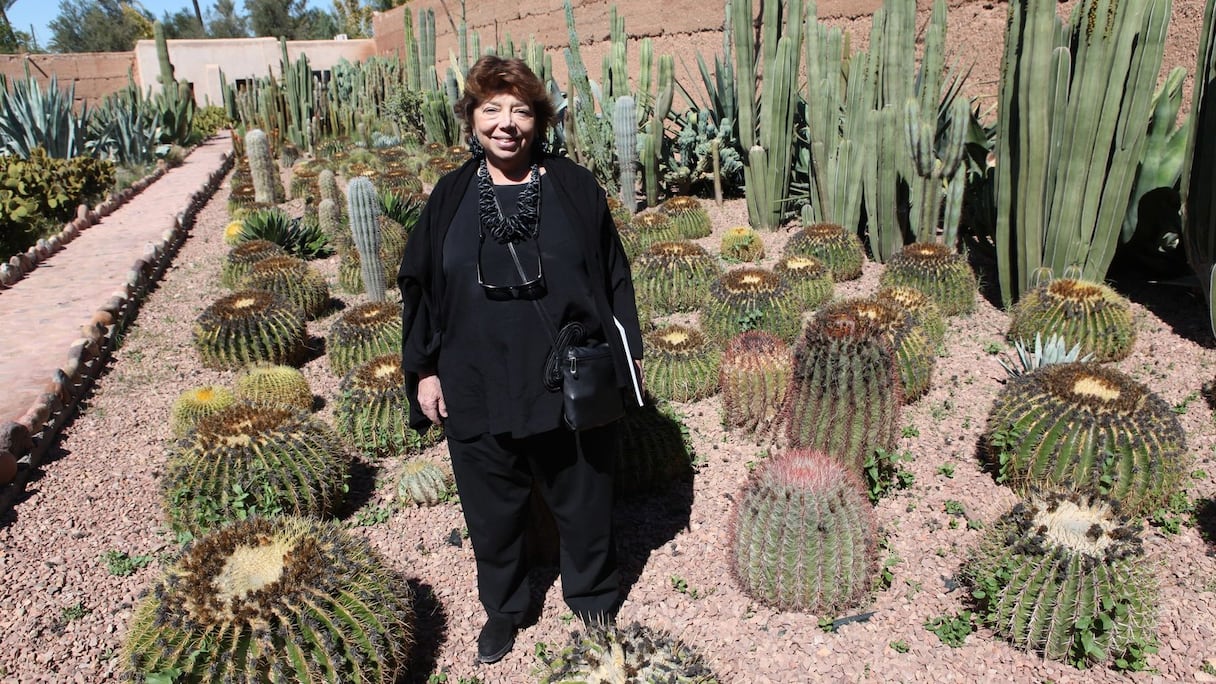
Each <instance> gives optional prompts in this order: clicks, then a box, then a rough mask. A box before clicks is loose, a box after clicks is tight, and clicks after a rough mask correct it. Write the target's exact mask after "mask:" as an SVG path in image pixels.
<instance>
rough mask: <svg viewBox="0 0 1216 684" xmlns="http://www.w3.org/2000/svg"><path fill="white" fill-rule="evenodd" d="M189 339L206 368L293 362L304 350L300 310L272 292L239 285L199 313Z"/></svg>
mask: <svg viewBox="0 0 1216 684" xmlns="http://www.w3.org/2000/svg"><path fill="white" fill-rule="evenodd" d="M192 338H193V342H194V348H195V349H196V350H197V351H198V354H199V357H200V358H201V360H202V362H203V365H204V366H206V367H208V368H218V369H234V370H235V369H239V368H241V367H242V366H245V365H248V364H251V363H258V362H262V361H264V362H268V363H275V364H284V363H291V362H293V361H295V360H297V359H299V358H301V357H302V356H303V354H304V312H303V311H302V310H301V309H300V307H299V306H298V305H296V304H293V303H291V302H289V301H288V300H287V299H285V298H283V297H281V296H279V295H277V294H275V293H273V292H266V291H265V290H242V291H240V292H236V293H233V294H230V295H228V296H227V297H221V298H220V299H218V300H216V301H215V302H214V303H213V304H211V306H208V307H207V308H206V309H205V310H204V311H203V313H201V314H199V317H198V318H197V319H196V320H195V321H194V330H193V336H192Z"/></svg>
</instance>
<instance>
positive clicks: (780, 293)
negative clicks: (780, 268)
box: [701, 266, 802, 343]
mask: <svg viewBox="0 0 1216 684" xmlns="http://www.w3.org/2000/svg"><path fill="white" fill-rule="evenodd" d="M701 327H702V328H703V329H704V330H705V333H706V334H707V335H709V337H710V338H712V339H714V340H719V341H721V342H723V343H724V342H725V341H726V340H729V339H730V338H732V337H734V336H735V335H737V334H739V333H740V332H743V331H745V330H764V331H766V332H770V333H772V334H774V335H776V336H777V337H779V338H781V339H782V340H785V341H786V342H792V341H793V340H794V339H795V338H796V337H797V336H798V332H799V330H801V329H802V312H801V310H800V309H799V307H798V305H797V302H796V301H795V299H794V296H793V295H792V294H791V293H790V292H789V290H787V289H786V287H785V284H784V283H782V282H781V277H780V276H778V275H777V274H776V273H774V272H772V271H770V270H768V269H766V268H759V267H756V266H741V267H738V268H735V269H732V270H730V271H727V272H726V274H724V275H723V276H722V277H721V278H719V279H718V282H716V283H714V285H713V286H712V287H711V288H710V297H709V299H708V300H707V301H706V302H705V306H704V307H702V309H701Z"/></svg>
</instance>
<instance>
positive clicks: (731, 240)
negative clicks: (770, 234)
mask: <svg viewBox="0 0 1216 684" xmlns="http://www.w3.org/2000/svg"><path fill="white" fill-rule="evenodd" d="M722 256H723V257H724V258H726V259H728V260H731V261H759V260H761V259H763V258H764V242H763V241H762V240H761V239H760V234H759V233H757V232H756V231H754V230H752V229H751V228H748V227H747V226H736V227H734V228H731V229H729V230H727V231H726V234H725V235H723V236H722Z"/></svg>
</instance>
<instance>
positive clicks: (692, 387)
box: [645, 325, 719, 401]
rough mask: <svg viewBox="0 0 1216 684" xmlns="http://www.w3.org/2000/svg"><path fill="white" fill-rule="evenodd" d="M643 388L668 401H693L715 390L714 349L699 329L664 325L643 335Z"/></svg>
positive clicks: (716, 352)
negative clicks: (644, 355) (645, 360)
mask: <svg viewBox="0 0 1216 684" xmlns="http://www.w3.org/2000/svg"><path fill="white" fill-rule="evenodd" d="M645 346H646V358H647V362H646V387H647V389H648V390H650V392H651V393H653V394H654V395H655V396H656V397H658V398H660V399H666V400H668V401H697V400H699V399H704V398H705V397H708V396H712V395H713V393H714V392H716V391H717V390H718V360H719V356H718V350H716V349H714V348H713V347H712V346H711V345H710V344H709V341H708V340H706V339H705V336H704V335H702V334H701V331H700V330H697V329H696V328H690V327H688V326H684V325H666V326H662V327H660V328H658V329H656V330H654V331H653V332H650V333H647V335H646V337H645Z"/></svg>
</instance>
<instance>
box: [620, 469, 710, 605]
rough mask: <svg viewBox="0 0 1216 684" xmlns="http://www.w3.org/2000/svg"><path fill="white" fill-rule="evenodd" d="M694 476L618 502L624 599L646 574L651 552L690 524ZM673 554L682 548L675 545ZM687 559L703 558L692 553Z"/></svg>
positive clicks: (688, 560)
mask: <svg viewBox="0 0 1216 684" xmlns="http://www.w3.org/2000/svg"><path fill="white" fill-rule="evenodd" d="M692 502H693V484H692V478H691V477H688V478H683V479H680V480H676V481H674V482H672V483H671V484H670V486H669V487H668V488H666V489H663V490H660V491H657V492H654V493H651V494H644V495H634V496H631V497H627V498H625V499H623V500H621V501H618V502H617V505H616V509H615V511H614V512H613V520H614V522H615V523H616V536H617V542H616V547H617V556H618V561H619V563H620V568H621V600H622V601H624V600H625V599H626V598H628V597H629V591H630V590H631V589H632V588H633V585H634V584H635V583H637V581H638V578H640V577H641V576H642V571H643V570H644V569H645V568H646V562H647V561H648V560H650V554H652V553H654V552H655V551H657V550H658V549H661V548H663V547H664V546H666V545H667V544H668V542H671V541H672V540H673V539H675V537H676V535H677V534H679V533H680V532H681V531H682V530H685V529H687V528H688V521H689V518H690V517H691V515H692ZM670 552H671V555H672V556H679V555H680V554H681V553H682V551H681V550H680V549H679V548H678V547H677V545H675V544H672V545H671V551H670ZM685 562H686V563H689V564H692V563H697V562H699V561H698V559H697V558H694V557H689V558H687V559H686V560H685Z"/></svg>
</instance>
